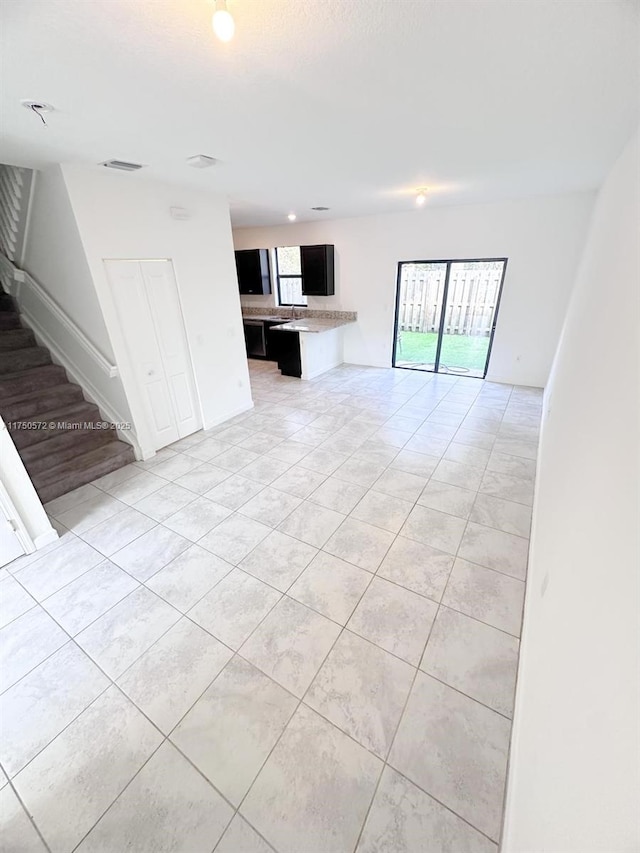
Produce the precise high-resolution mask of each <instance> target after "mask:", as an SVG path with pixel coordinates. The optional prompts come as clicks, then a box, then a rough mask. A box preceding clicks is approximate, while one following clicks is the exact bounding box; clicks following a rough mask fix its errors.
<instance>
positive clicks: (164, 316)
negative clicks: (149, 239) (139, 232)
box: [140, 261, 201, 438]
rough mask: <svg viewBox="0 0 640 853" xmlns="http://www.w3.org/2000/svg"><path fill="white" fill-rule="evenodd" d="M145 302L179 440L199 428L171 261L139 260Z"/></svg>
mask: <svg viewBox="0 0 640 853" xmlns="http://www.w3.org/2000/svg"><path fill="white" fill-rule="evenodd" d="M140 267H141V270H142V275H143V278H144V280H145V284H146V290H147V299H148V300H149V307H150V308H151V314H152V316H153V322H154V325H155V330H156V338H157V341H158V345H159V347H160V355H161V357H162V362H163V365H164V372H165V377H166V380H167V385H168V388H169V394H170V395H171V403H172V406H173V411H174V414H175V418H176V424H177V427H178V433H179V435H180V437H181V438H182V437H183V436H185V435H190V434H191V433H192V432H195V431H196V430H198V429H200V426H201V422H200V414H199V411H198V409H199V407H198V398H197V394H196V388H195V382H194V379H193V370H192V367H191V358H190V356H189V349H188V345H187V336H186V333H185V329H184V322H183V317H182V308H181V306H180V299H179V297H178V288H177V285H176V280H175V277H174V274H173V264H172V263H171V261H141V262H140Z"/></svg>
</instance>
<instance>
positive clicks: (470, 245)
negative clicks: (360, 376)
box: [234, 193, 593, 386]
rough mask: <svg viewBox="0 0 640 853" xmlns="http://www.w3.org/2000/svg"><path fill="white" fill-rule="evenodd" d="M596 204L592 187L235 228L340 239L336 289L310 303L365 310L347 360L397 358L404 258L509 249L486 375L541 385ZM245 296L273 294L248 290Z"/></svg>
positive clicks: (271, 238)
mask: <svg viewBox="0 0 640 853" xmlns="http://www.w3.org/2000/svg"><path fill="white" fill-rule="evenodd" d="M592 206H593V195H592V194H591V193H577V194H572V195H566V196H557V197H543V198H532V199H527V200H524V201H514V202H504V203H500V204H487V205H468V206H463V207H434V208H429V207H428V206H427V207H426V208H424V209H421V210H413V211H410V212H408V213H394V214H388V215H383V216H367V217H358V218H354V219H333V220H328V221H326V222H318V223H309V222H303V223H299V224H297V223H296V224H294V225H289V224H288V225H283V226H281V227H276V228H244V229H237V230H236V231H234V243H235V247H236V249H249V248H273V247H275V246H292V245H294V246H295V245H304V244H308V243H333V244H335V247H336V256H337V279H336V295H335V296H334V297H324V298H323V297H315V298H310V300H309V307H310V308H323V307H326V308H331V309H343V310H347V311H357V312H358V323H357V325H356V326H350V327H348V329H346V330H345V361H348V362H353V363H355V364H371V365H375V366H380V367H382V366H384V367H387V366H390V365H391V351H392V341H393V320H394V309H395V288H396V275H397V264H398V261H409V260H438V259H446V258H487V257H508V258H509V264H508V267H507V276H506V280H505V285H504V291H503V295H502V303H501V307H500V315H499V318H498V326H497V330H496V335H495V340H494V346H493V351H492V355H491V363H490V366H489V373H488V376H487V378H488V379H492V380H495V381H497V382H513V383H517V384H521V385H536V386H541V385H544V383H545V382H546V380H547V377H548V374H549V368H550V366H551V360H552V358H553V353H554V351H555V348H556V346H557V343H558V335H559V333H560V327H561V325H562V318H563V316H564V313H565V310H566V305H567V300H568V298H569V291H570V288H571V283H572V282H573V279H574V275H575V270H576V265H577V262H578V259H579V256H580V250H581V248H582V245H583V242H584V236H585V233H586V227H587V222H588V218H589V215H590V212H591V209H592ZM242 301H243V303H244V304H247V305H260V304H273V297H271V298H269V297H244V296H243V297H242Z"/></svg>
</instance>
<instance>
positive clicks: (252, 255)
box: [236, 249, 271, 296]
mask: <svg viewBox="0 0 640 853" xmlns="http://www.w3.org/2000/svg"><path fill="white" fill-rule="evenodd" d="M236 270H237V271H238V287H239V289H240V293H247V294H250V293H251V294H255V295H260V296H262V295H264V294H267V293H271V275H270V272H269V251H268V250H267V249H239V250H238V251H237V252H236Z"/></svg>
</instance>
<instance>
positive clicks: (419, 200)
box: [416, 190, 427, 207]
mask: <svg viewBox="0 0 640 853" xmlns="http://www.w3.org/2000/svg"><path fill="white" fill-rule="evenodd" d="M426 200H427V194H426V191H425V190H418V195H417V196H416V204H417V205H418V207H422V205H423V204H424V203H425V201H426Z"/></svg>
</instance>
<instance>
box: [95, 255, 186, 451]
mask: <svg viewBox="0 0 640 853" xmlns="http://www.w3.org/2000/svg"><path fill="white" fill-rule="evenodd" d="M105 265H106V269H107V276H108V279H109V283H110V286H111V292H112V295H113V301H114V303H115V307H116V311H117V313H118V318H119V320H120V327H121V330H122V333H123V336H124V340H125V344H126V347H127V351H128V355H129V360H130V363H131V367H132V369H133V371H134V374H135V377H136V382H137V386H138V389H137V390H138V392H139V395H140V399H141V402H142V403H143V406H144V409H145V411H146V415H147V426H148V429H149V432H150V433H151V435H152V440H153V443H154V445H155V447H154V450H159V449H160V448H161V447H166V445H167V444H171V443H172V442H174V441H177V440H178V439H179V438H183V437H184V436H186V435H190V434H191V433H192V432H196V430H198V429H200V427H201V426H202V419H201V415H200V406H199V403H198V395H197V392H196V384H195V379H194V376H193V368H192V365H191V357H190V354H189V347H188V344H187V336H186V333H185V328H184V321H183V316H182V308H181V305H180V298H179V296H178V288H177V285H176V279H175V275H174V272H173V264H172V263H171V261H170V260H158V261H155V260H144V261H110V260H108V261H105Z"/></svg>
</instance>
